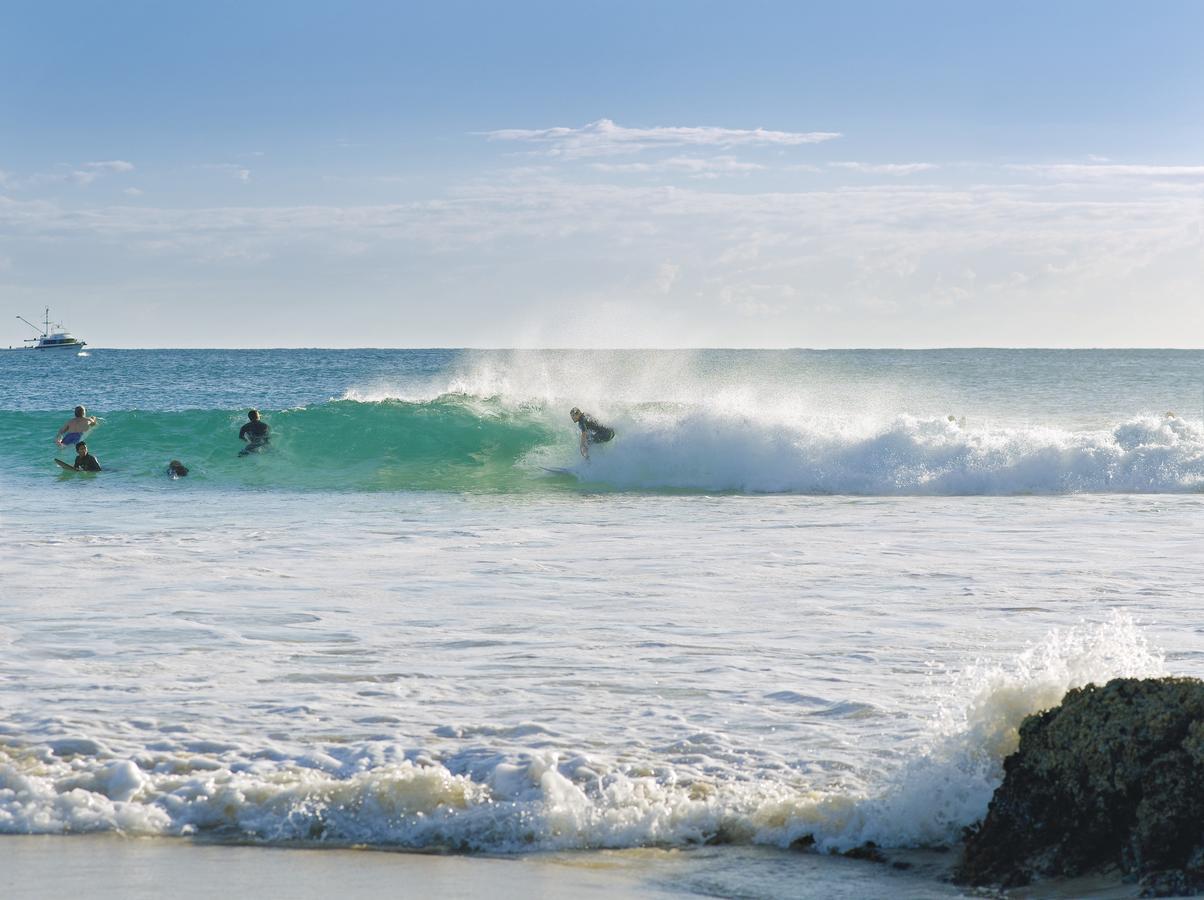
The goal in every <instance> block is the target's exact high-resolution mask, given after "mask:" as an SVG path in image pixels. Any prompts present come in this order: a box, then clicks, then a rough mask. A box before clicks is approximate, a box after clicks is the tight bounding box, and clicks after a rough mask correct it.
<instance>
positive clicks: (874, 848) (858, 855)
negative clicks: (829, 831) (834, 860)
mask: <svg viewBox="0 0 1204 900" xmlns="http://www.w3.org/2000/svg"><path fill="white" fill-rule="evenodd" d="M840 855H841V856H847V857H848V858H849V859H865V860H869V861H870V862H876V863H884V862H886V857H885V856H883V855H882V851H881V850H879V849H878V845H877V844H875V843H874V842H873V841H866V842H865V843H864V844H861V845H860V846H857V847H853V848H852V849H850V850H846V851H844V853H842V854H840Z"/></svg>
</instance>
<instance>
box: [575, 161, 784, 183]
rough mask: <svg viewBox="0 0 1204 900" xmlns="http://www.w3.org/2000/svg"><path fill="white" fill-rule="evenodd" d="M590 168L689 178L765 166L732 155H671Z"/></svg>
mask: <svg viewBox="0 0 1204 900" xmlns="http://www.w3.org/2000/svg"><path fill="white" fill-rule="evenodd" d="M590 168H592V169H593V170H594V171H596V172H607V173H618V174H636V175H641V174H649V173H657V172H670V173H678V174H682V175H688V176H690V177H691V178H719V177H721V176H723V175H748V174H750V173H752V172H756V171H758V170H761V169H764V168H765V167H764V166H762V165H759V164H758V163H750V162H741V161H740V160H738V159H736V158H735V157H734V156H716V157H714V158H712V159H700V158H698V157H692V156H673V157H670V158H669V159H662V160H658V161H656V162H631V163H593V164H592V165H591V166H590Z"/></svg>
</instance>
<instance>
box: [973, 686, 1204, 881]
mask: <svg viewBox="0 0 1204 900" xmlns="http://www.w3.org/2000/svg"><path fill="white" fill-rule="evenodd" d="M1004 772H1005V776H1004V780H1003V784H1002V785H1000V787H999V788H998V790H996V791H995V796H994V799H993V800H992V801H991V806H990V809H989V811H988V812H987V816H986V818H985V819H984V820H983V821H982V823H981V824H980V825H979V826H977V828H975V829H972V830H971V831H970V833H969V834H968V835H967V840H966V846H965V851H964V855H963V857H962V862H961V864H960V865H959V867H958V868H957V870H956V873H955V878H956V880H958V881H959V882H961V883H964V884H972V885H987V884H993V885H1002V886H1004V887H1013V886H1018V885H1023V884H1027V883H1028V882H1029V881H1031V880H1032V879H1033V878H1036V877H1047V876H1078V875H1086V874H1090V873H1093V872H1102V871H1107V870H1110V869H1116V868H1119V869H1120V871H1121V872H1123V873H1124V875H1125V876H1126V877H1127V878H1129V879H1136V880H1139V881H1140V883H1141V886H1142V890H1143V894H1144V895H1145V896H1170V895H1182V894H1189V893H1199V892H1201V891H1202V890H1204V682H1201V681H1198V680H1195V679H1189V678H1159V679H1144V680H1142V679H1134V678H1118V679H1116V680H1114V681H1110V682H1108V683H1107V684H1106V685H1104V686H1103V687H1097V686H1095V685H1088V686H1087V687H1084V688H1079V689H1075V690H1072V691H1070V692H1069V693H1068V694H1066V696H1065V697H1064V698H1063V699H1062V703H1061V705H1060V706H1057V707H1055V708H1054V709H1051V710H1048V711H1047V712H1044V713H1040V714H1038V715H1033V716H1029V717H1028V718H1027V719H1025V720H1024V723H1023V724H1022V725H1021V726H1020V746H1019V749H1018V750H1017V751H1016V752H1015V753H1014V754H1012V755H1011V756H1010V757H1008V758H1007V760H1005V761H1004Z"/></svg>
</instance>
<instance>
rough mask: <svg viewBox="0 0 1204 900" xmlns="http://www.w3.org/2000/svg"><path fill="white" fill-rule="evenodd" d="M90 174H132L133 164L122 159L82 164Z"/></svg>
mask: <svg viewBox="0 0 1204 900" xmlns="http://www.w3.org/2000/svg"><path fill="white" fill-rule="evenodd" d="M83 167H84V168H85V169H88V170H89V171H92V172H132V171H134V164H133V163H131V162H126V161H125V160H124V159H106V160H104V161H102V162H90V163H84V166H83Z"/></svg>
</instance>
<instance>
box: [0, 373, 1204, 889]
mask: <svg viewBox="0 0 1204 900" xmlns="http://www.w3.org/2000/svg"><path fill="white" fill-rule="evenodd" d="M1202 374H1204V354H1198V353H1192V352H1186V351H931V352H917V353H906V352H902V351H847V352H826V353H818V352H807V351H797V352H782V351H774V352H764V353H758V352H751V351H748V352H737V351H700V352H694V353H686V352H677V351H673V352H668V351H666V352H653V351H649V352H641V353H619V352H612V353H604V352H603V353H579V352H568V351H544V352H536V351H522V352H517V351H493V352H490V351H341V352H332V351H316V350H315V351H260V352H251V351H110V350H103V349H97V350H95V351H94V352H92V354H91V356H89V357H86V358H73V359H70V360H66V361H56V362H53V363H51V362H50V361H47V360H45V359H37V358H36V354H25V353H9V354H0V490H2V497H3V501H2V504H3V505H2V507H0V584H2V589H0V853H2V852H3V848H4V846H5V843H4V842H5V841H6V840H8V841H11V840H14V839H15V837H16V836H18V835H29V834H47V835H67V834H78V833H100V834H121V835H127V836H142V837H148V838H150V837H153V838H156V839H170V840H175V841H188V842H211V841H234V842H250V843H252V844H255V845H261V846H289V847H298V846H303V847H316V848H327V849H331V850H333V849H334V848H344V847H369V848H374V849H384V850H394V851H424V852H429V851H439V852H452V853H458V854H469V855H474V854H486V855H495V854H503V855H507V856H522V857H526V856H530V855H536V856H538V855H541V854H561V855H564V854H568V858H571V859H580V860H601V859H611V858H612V857H611V856H606V854H619V855H620V858H622V859H624V860H627V861H628V862H627V863H626V864H627V865H628V866H630V867H634V868H633V870H634V871H635V872H636V873H637V874H638V878H639V879H642V880H641V881H640V883H641V884H643V885H644V886H645V887H646V888H647V889H648V890H649V891H669V892H684V893H690V892H701V893H711V894H716V893H717V894H721V895H732V894H736V895H739V894H743V895H746V896H783V897H785V896H798V895H799V894H800V887H799V884H800V882H799V879H800V878H802V877H803V876H804V875H805V877H806V880H807V884H808V888H807V890H806V891H804V892H803V893H804V894H810V895H814V896H839V895H842V894H845V895H849V896H855V895H858V894H860V895H865V894H866V893H867V892H869V893H879V894H887V893H890V894H897V895H905V894H907V893H909V892H910V893H911V894H912V895H914V896H931V895H933V894H938V893H950V894H956V893H957V892H956V890H955V889H953V888H952V887H951V886H949V885H948V884H947V883H945V882H944V881H943V880H942V879H941V875H940V871H941V866H940V865H935V866H932V865H920V864H918V865H917V866H916V868H915V870H914V871H909V872H903V871H896V870H893V869H890V868H889V867H881V866H875V864H872V863H852V862H851V861H848V860H843V859H839V858H834V857H830V856H828V855H827V854H828V853H829V852H830V851H837V852H839V851H844V850H848V849H851V848H854V847H858V846H860V845H863V844H864V843H865V842H866V841H873V842H874V843H875V844H877V845H878V846H880V847H883V848H887V849H889V850H891V851H897V852H906V853H920V854H923V853H924V852H929V851H932V852H936V853H937V856H938V857H948V856H950V855H951V854H948V853H943V854H942V853H940V852H939V851H941V850H943V849H944V848H949V847H953V846H955V845H956V842H957V840H958V839H959V836H960V834H961V831H962V829H964V828H965V827H967V826H969V825H972V824H973V823H974V822H975V821H977V820H978V819H979V818H980V817H981V816H982V814H983V813H984V812H985V809H986V805H987V803H988V802H989V799H990V796H991V792H992V791H993V789H994V787H995V786H996V785H997V784H998V783H999V780H1000V778H1001V774H1002V761H1003V759H1004V758H1005V757H1006V755H1007V754H1008V753H1009V752H1011V750H1012V749H1013V748H1014V747H1015V742H1016V729H1017V727H1018V725H1019V723H1020V721H1021V720H1022V719H1023V717H1024V716H1025V715H1026V714H1028V713H1030V712H1033V711H1036V710H1039V709H1043V708H1047V707H1048V706H1050V705H1051V704H1054V703H1056V702H1057V700H1058V699H1059V698H1060V697H1061V695H1062V693H1064V691H1065V690H1066V689H1067V688H1069V687H1073V686H1077V685H1082V684H1086V683H1089V682H1092V681H1102V680H1106V679H1108V678H1111V677H1115V676H1118V675H1139V676H1142V675H1157V674H1177V675H1197V676H1199V675H1204V657H1202V656H1201V653H1200V651H1199V647H1198V644H1199V633H1200V629H1199V627H1198V626H1197V624H1195V623H1197V622H1198V620H1199V618H1200V616H1199V612H1200V610H1201V605H1202V603H1204V596H1202V589H1201V588H1200V587H1199V585H1201V584H1204V579H1202V578H1201V575H1202V574H1204V572H1202V571H1201V569H1202V568H1204V566H1202V563H1201V557H1200V554H1199V553H1198V534H1199V530H1200V526H1201V523H1202V520H1204V515H1202V514H1204V502H1201V496H1200V489H1201V477H1202V476H1204V423H1202V421H1201V412H1200V405H1201V399H1200V397H1201V394H1200V384H1201V381H1202V380H1204V378H1202ZM76 403H85V404H86V405H87V406H88V407H89V412H90V413H93V414H96V415H98V416H100V417H101V420H102V421H101V424H100V426H99V427H98V428H97V429H95V430H94V431H93V432H92V434H90V435H89V437H88V441H89V445H90V446H91V448H92V450H93V452H94V453H95V454H96V455H97V456H98V457H99V458H100V459H101V461H102V464H103V465H104V467H105V471H104V472H102V473H100V474H97V475H80V474H66V473H61V474H60V473H59V472H58V471H57V470H56V469H55V468H54V467H53V464H52V463H51V462H50V459H51V457H52V456H54V455H55V452H56V450H57V448H56V447H55V446H54V444H53V440H52V438H53V435H54V433H55V431H56V430H57V429H58V427H59V426H60V425H61V424H62V422H63V421H64V420H65V419H66V418H67V417H68V416H69V415H70V410H71V407H72V406H74V405H75V404H76ZM572 405H579V406H581V407H583V408H585V409H586V410H587V411H589V412H591V413H592V414H594V415H596V416H597V417H598V418H599V419H601V420H602V421H604V422H606V423H607V424H610V425H612V426H613V427H614V428H615V429H616V431H617V433H618V437H617V438H616V440H615V441H614V442H613V443H612V444H610V445H607V446H604V447H596V448H594V451H593V453H592V454H591V459H590V460H589V461H588V462H587V461H585V460H583V459H581V457H580V456H579V455H578V454H577V449H576V437H575V434H574V431H573V427H572V423H571V422H570V421H569V419H568V415H567V410H568V408H569V407H570V406H572ZM251 406H255V407H258V408H259V409H261V410H262V411H263V414H264V418H265V419H266V420H267V421H268V422H269V423H270V424H271V426H272V429H273V449H272V451H271V452H270V453H265V454H261V455H260V456H258V457H252V458H239V457H238V456H237V452H238V449H239V444H238V441H237V439H236V437H235V435H236V434H237V429H238V427H239V425H240V424H241V423H242V422H243V421H245V420H246V410H247V408H249V407H251ZM171 458H179V459H181V460H183V461H184V462H185V463H186V464H187V465H188V466H189V467H190V469H191V474H190V475H189V476H188V477H187V478H185V479H180V480H172V479H170V478H168V477H167V476H166V474H165V466H166V463H167V461H168V460H169V459H171ZM547 469H558V470H564V471H561V472H549V471H547ZM6 836H7V837H6ZM653 851H655V852H657V853H667V854H685V856H673V857H671V858H672V860H673V867H672V872H671V874H667V872H668V870H666V869H665V867H664V865H667V863H665V864H664V865H663V864H662V862H663V860H664V859H670V857H664V858H663V859H662V862H657V861H656V859H661V858H659V857H657V858H653V857H647V856H640V855H632V854H646V853H648V852H653ZM558 858H562V857H558ZM909 858H911V859H913V861H914V860H916V859H920V858H921V857H909ZM583 864H588V863H583ZM850 866H857V867H858V868H857V869H856V871H852V870H850V868H849V867H850ZM863 868H864V871H863ZM854 885H855V887H854Z"/></svg>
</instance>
